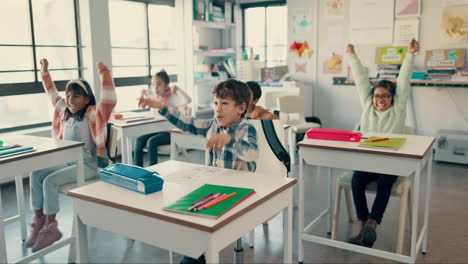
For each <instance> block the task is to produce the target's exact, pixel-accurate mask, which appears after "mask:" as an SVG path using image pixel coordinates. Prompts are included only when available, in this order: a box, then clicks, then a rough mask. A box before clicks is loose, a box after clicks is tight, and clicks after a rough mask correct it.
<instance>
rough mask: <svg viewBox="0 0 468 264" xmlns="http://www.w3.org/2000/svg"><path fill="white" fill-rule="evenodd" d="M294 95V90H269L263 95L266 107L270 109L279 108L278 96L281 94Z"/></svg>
mask: <svg viewBox="0 0 468 264" xmlns="http://www.w3.org/2000/svg"><path fill="white" fill-rule="evenodd" d="M287 95H293V93H292V92H281V91H278V92H267V93H264V94H263V95H262V97H263V100H264V101H265V108H266V109H270V110H278V109H279V108H278V98H279V97H281V96H287Z"/></svg>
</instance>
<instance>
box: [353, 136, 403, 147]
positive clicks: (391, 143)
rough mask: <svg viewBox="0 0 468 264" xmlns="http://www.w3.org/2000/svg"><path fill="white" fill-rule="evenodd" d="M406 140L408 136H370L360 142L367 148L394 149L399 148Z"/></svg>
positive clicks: (361, 145)
mask: <svg viewBox="0 0 468 264" xmlns="http://www.w3.org/2000/svg"><path fill="white" fill-rule="evenodd" d="M405 142H406V138H382V137H369V138H368V139H366V140H365V141H363V142H361V143H360V144H359V146H360V147H365V148H379V149H394V150H398V149H400V147H401V146H402V145H403V144H404V143H405Z"/></svg>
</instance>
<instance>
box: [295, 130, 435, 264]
mask: <svg viewBox="0 0 468 264" xmlns="http://www.w3.org/2000/svg"><path fill="white" fill-rule="evenodd" d="M369 135H370V133H369ZM374 135H375V136H383V137H406V138H407V140H406V142H405V144H404V145H403V146H402V147H401V148H400V149H399V150H382V149H375V148H364V147H359V146H358V145H359V143H353V142H342V141H329V140H312V139H305V140H303V141H301V142H299V144H298V145H299V157H300V160H299V228H298V230H299V244H298V249H299V252H298V253H299V254H298V257H299V261H300V262H302V261H303V260H304V248H303V245H302V243H303V241H304V240H305V241H311V242H315V243H319V244H323V245H328V246H332V247H337V248H342V249H347V250H351V251H355V252H360V253H365V254H369V255H373V256H377V257H382V258H387V259H392V260H396V261H400V262H407V263H414V262H415V261H416V257H417V255H416V254H417V252H419V250H420V248H421V244H422V252H423V253H426V250H427V233H428V222H429V206H430V193H431V174H432V144H433V143H434V140H435V138H434V137H426V136H411V135H392V134H379V133H372V136H374ZM305 163H307V164H310V165H316V166H322V167H329V168H330V169H329V170H328V176H329V178H330V180H329V196H328V209H326V210H325V211H323V212H322V213H321V214H320V215H319V216H318V217H317V218H316V219H314V220H313V221H312V222H311V223H310V224H308V225H307V226H306V227H305V228H304V189H305V186H304V177H305V176H306V175H304V166H305ZM424 166H427V175H426V176H427V185H426V198H425V208H424V224H423V226H422V228H421V232H420V234H419V236H417V230H418V229H417V221H418V204H419V192H420V190H419V189H420V177H421V170H422V169H423V168H424ZM331 168H341V169H351V170H360V171H369V172H375V173H384V174H391V175H399V176H404V177H409V176H410V175H412V174H413V173H414V176H413V177H412V185H413V188H414V191H413V197H412V199H413V204H412V214H413V218H412V223H411V230H412V232H411V251H410V255H409V256H407V255H400V254H395V253H390V252H386V251H383V250H378V249H372V248H366V247H362V246H357V245H352V244H349V243H346V242H341V241H336V240H331V239H328V238H324V237H320V236H314V235H310V234H307V233H308V231H310V230H311V228H312V227H313V226H314V225H315V224H316V223H317V222H318V220H319V219H320V218H322V217H323V216H325V215H326V214H327V213H328V231H330V228H331V215H332V210H331V200H332V199H333V198H332V179H331ZM319 175H320V174H319ZM320 176H321V175H320ZM309 191H310V190H309Z"/></svg>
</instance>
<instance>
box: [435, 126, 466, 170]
mask: <svg viewBox="0 0 468 264" xmlns="http://www.w3.org/2000/svg"><path fill="white" fill-rule="evenodd" d="M434 150H435V154H434V160H437V161H445V162H453V163H461V164H468V131H459V130H440V131H439V132H438V133H437V140H436V142H435V144H434Z"/></svg>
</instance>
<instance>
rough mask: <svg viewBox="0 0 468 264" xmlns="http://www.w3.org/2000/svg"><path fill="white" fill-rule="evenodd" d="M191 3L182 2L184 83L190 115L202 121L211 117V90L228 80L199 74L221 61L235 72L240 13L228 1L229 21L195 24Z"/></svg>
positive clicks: (237, 58) (222, 4) (199, 22)
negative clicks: (190, 99)
mask: <svg viewBox="0 0 468 264" xmlns="http://www.w3.org/2000/svg"><path fill="white" fill-rule="evenodd" d="M193 2H194V1H191V0H190V1H184V18H185V19H184V32H186V39H185V43H184V56H185V66H184V67H185V68H184V69H185V76H186V82H185V83H186V86H187V92H188V94H189V95H190V97H192V103H193V106H192V109H193V111H192V113H193V114H194V115H195V116H197V117H202V118H205V117H212V110H213V108H212V106H211V105H212V101H213V97H212V94H211V89H212V88H213V86H214V85H216V84H217V83H219V82H221V81H224V80H226V79H227V78H228V76H227V74H224V73H221V74H219V75H218V76H213V75H211V73H209V72H203V73H201V72H202V71H201V70H202V69H205V70H207V69H209V70H210V71H211V70H212V66H211V65H213V64H222V62H223V61H225V60H228V59H229V60H230V61H232V63H233V66H234V67H235V70H236V72H238V65H237V62H238V61H240V58H241V53H240V47H241V36H242V31H241V30H242V27H241V24H240V21H241V19H240V13H241V12H240V8H239V5H238V4H237V3H236V2H237V1H232V0H231V1H230V2H231V4H232V11H233V12H232V21H229V22H224V23H222V22H212V21H200V20H194V19H193V18H194V12H193V9H194V4H193ZM224 2H225V1H221V0H216V1H213V3H214V5H217V6H224ZM202 62H204V63H205V66H203V64H202Z"/></svg>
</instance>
